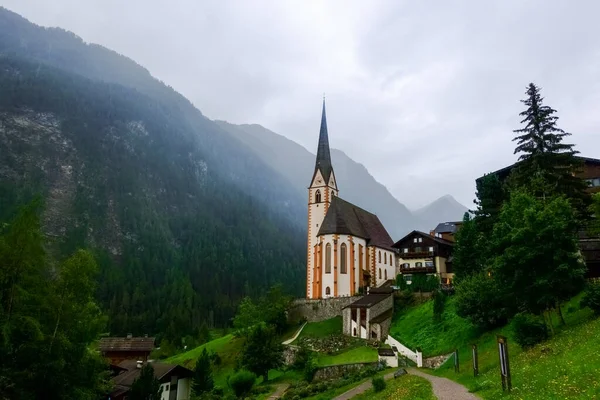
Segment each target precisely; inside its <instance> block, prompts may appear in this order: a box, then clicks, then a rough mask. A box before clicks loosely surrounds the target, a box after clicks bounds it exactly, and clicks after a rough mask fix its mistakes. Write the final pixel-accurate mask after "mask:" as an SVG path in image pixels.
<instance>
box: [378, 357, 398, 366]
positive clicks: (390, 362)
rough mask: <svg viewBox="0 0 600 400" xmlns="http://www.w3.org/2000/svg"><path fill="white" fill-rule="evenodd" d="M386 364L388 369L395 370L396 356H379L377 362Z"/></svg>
mask: <svg viewBox="0 0 600 400" xmlns="http://www.w3.org/2000/svg"><path fill="white" fill-rule="evenodd" d="M384 360H385V362H386V364H387V366H388V367H391V368H397V367H398V356H379V361H384Z"/></svg>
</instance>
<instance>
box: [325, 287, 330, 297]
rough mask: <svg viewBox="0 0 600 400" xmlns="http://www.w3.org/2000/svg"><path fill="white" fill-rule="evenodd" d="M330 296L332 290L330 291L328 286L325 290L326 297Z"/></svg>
mask: <svg viewBox="0 0 600 400" xmlns="http://www.w3.org/2000/svg"><path fill="white" fill-rule="evenodd" d="M330 294H331V289H329V286H327V287H326V288H325V295H326V296H329V295H330Z"/></svg>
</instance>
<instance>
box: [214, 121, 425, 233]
mask: <svg viewBox="0 0 600 400" xmlns="http://www.w3.org/2000/svg"><path fill="white" fill-rule="evenodd" d="M217 123H218V124H219V125H220V126H221V127H222V128H223V129H225V130H227V131H228V132H230V133H231V134H232V135H234V136H235V137H236V138H238V139H239V140H240V141H243V142H244V143H245V144H246V145H248V146H249V147H250V148H251V149H252V150H253V151H254V152H255V153H256V154H257V155H258V156H260V158H261V159H262V160H264V161H265V162H266V163H267V164H269V166H271V168H273V169H274V170H276V171H279V173H280V174H281V175H282V176H283V177H284V178H285V179H286V180H287V181H288V182H290V183H291V184H292V186H293V187H294V188H295V189H296V190H297V191H298V193H299V194H300V195H301V196H302V198H305V197H306V187H307V186H308V184H309V183H310V182H309V180H310V177H311V176H312V172H313V170H314V163H315V155H314V154H313V153H311V152H309V151H308V150H306V149H305V148H304V147H303V146H301V145H299V144H298V143H296V142H294V141H292V140H289V139H287V138H286V137H284V136H282V135H279V134H277V133H275V132H272V131H270V130H268V129H266V128H264V127H262V126H260V125H256V124H253V125H234V124H230V123H228V122H224V121H217ZM316 129H317V128H315V141H316V137H317V131H316ZM331 157H332V162H333V166H334V169H335V176H336V178H337V180H338V187H339V188H340V196H341V197H342V198H344V199H345V200H348V201H350V202H352V203H354V204H356V205H358V206H359V207H362V208H364V209H366V210H369V211H371V212H373V213H375V214H377V216H378V217H379V218H380V219H381V221H382V223H383V224H384V226H385V227H386V229H387V230H388V232H389V233H390V235H391V236H392V238H396V239H399V238H401V237H402V236H403V235H404V234H406V233H407V232H409V231H411V230H412V229H416V228H421V227H420V226H418V222H417V220H416V219H415V218H414V217H413V216H412V214H411V212H410V211H409V210H408V209H407V208H406V207H405V206H404V205H403V204H402V203H400V202H399V201H398V200H396V199H395V198H394V196H392V194H391V193H390V192H389V191H388V190H387V189H386V187H385V186H383V185H382V184H381V183H379V182H377V181H376V180H375V178H374V177H373V176H372V175H371V174H370V173H369V171H368V170H367V169H366V168H365V166H364V165H362V164H359V163H357V162H355V161H354V160H352V159H351V158H350V157H348V156H347V155H346V154H345V153H343V152H342V151H340V150H336V149H332V150H331Z"/></svg>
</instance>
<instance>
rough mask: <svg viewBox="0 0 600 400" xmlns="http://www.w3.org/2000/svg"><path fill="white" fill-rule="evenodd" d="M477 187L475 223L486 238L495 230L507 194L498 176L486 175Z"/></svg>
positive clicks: (477, 183) (474, 212) (478, 230)
mask: <svg viewBox="0 0 600 400" xmlns="http://www.w3.org/2000/svg"><path fill="white" fill-rule="evenodd" d="M476 186H477V191H476V193H475V196H476V199H475V200H474V201H473V202H474V203H475V204H476V205H477V208H476V209H475V210H474V211H473V215H474V216H475V218H474V221H475V223H476V225H477V232H479V233H480V234H481V235H482V236H483V238H485V237H487V236H488V235H491V233H492V231H493V230H494V224H495V223H496V221H497V220H498V217H499V216H500V210H501V209H502V204H503V203H504V201H506V199H507V193H506V190H505V188H504V185H503V184H502V182H500V179H498V176H497V175H496V174H485V175H484V176H483V177H482V178H481V179H479V180H478V181H477V182H476ZM462 229H464V226H463V227H462V228H461V230H462ZM459 233H460V231H459Z"/></svg>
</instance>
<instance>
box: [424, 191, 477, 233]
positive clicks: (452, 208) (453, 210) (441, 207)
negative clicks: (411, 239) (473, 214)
mask: <svg viewBox="0 0 600 400" xmlns="http://www.w3.org/2000/svg"><path fill="white" fill-rule="evenodd" d="M467 211H469V210H468V208H467V207H465V206H463V205H462V204H460V203H459V202H458V201H456V199H455V198H454V197H452V196H450V195H449V194H447V195H445V196H442V197H440V198H439V199H437V200H435V201H433V202H432V203H430V204H428V205H426V206H425V207H422V208H419V209H418V210H415V211H414V215H415V216H416V217H418V218H419V219H420V221H421V223H422V224H423V226H427V227H428V228H426V232H429V231H430V230H432V229H433V228H435V227H436V226H437V224H438V223H440V222H450V221H462V219H463V215H464V214H465V213H466V212H467Z"/></svg>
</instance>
